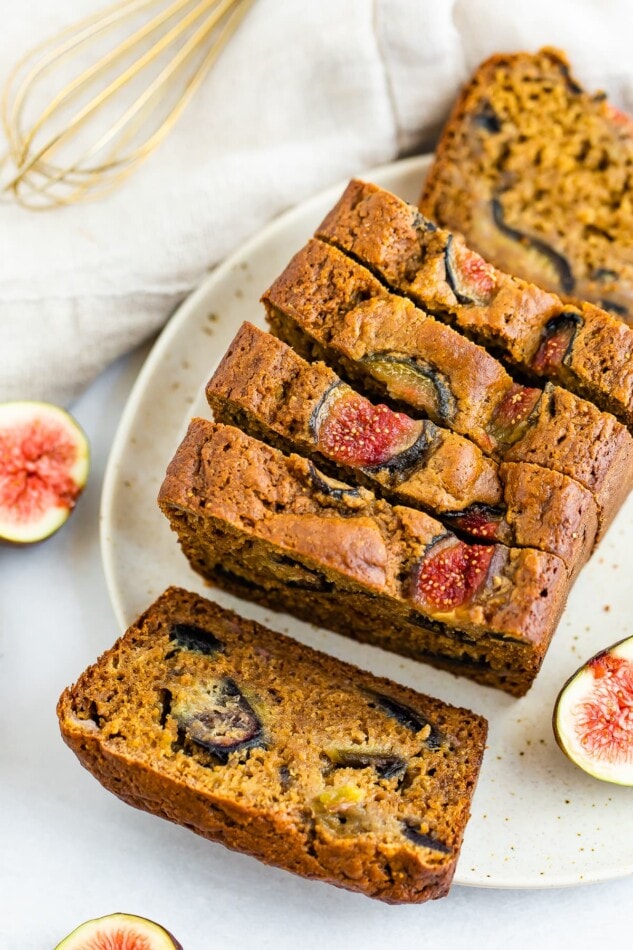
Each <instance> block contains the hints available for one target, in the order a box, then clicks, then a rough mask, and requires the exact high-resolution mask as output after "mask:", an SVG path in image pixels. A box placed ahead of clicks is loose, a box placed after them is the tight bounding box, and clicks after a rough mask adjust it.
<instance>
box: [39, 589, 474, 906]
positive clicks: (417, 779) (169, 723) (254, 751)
mask: <svg viewBox="0 0 633 950" xmlns="http://www.w3.org/2000/svg"><path fill="white" fill-rule="evenodd" d="M183 630H184V636H185V640H184V641H182V640H180V639H179V638H180V637H182V636H183ZM192 630H193V632H194V640H193V642H192V641H191V640H187V639H186V638H187V632H188V631H192ZM204 631H209V633H210V634H211V641H210V642H212V643H213V647H212V648H211V649H206V648H203V649H202V650H200V649H199V645H200V643H201V642H204V640H205V634H204ZM228 682H230V683H231V684H232V687H231V696H233V697H235V696H236V695H239V696H241V697H242V700H241V701H242V703H243V700H244V699H245V700H246V702H247V703H248V707H247V708H248V710H249V712H248V715H249V717H250V719H249V721H250V720H252V721H253V723H255V724H256V725H257V727H258V732H257V735H256V739H255V740H254V741H252V742H251V743H250V744H248V745H246V746H244V745H243V744H242V745H240V744H239V743H235V742H234V743H233V746H231V747H229V746H227V749H228V751H227V752H226V753H225V754H223V755H221V756H219V755H218V754H216V753H215V752H213V751H211V749H212V748H215V747H213V746H212V745H209V744H208V741H207V744H206V745H205V741H204V737H202V738H201V734H200V732H199V731H196V729H197V730H199V729H200V728H201V726H204V728H206V729H207V735H208V734H211V737H212V738H213V735H214V733H213V728H214V725H213V724H214V719H213V717H214V716H215V717H216V720H215V721H216V722H217V721H218V718H217V717H218V716H219V717H220V718H219V730H220V732H218V735H220V737H221V739H222V740H223V741H225V740H226V736H227V733H226V731H222V730H223V729H225V728H235V726H234V725H232V726H230V727H223V726H222V723H223V722H224V721H225V720H223V719H222V705H221V702H220V703H219V702H218V700H217V696H218V691H217V688H216V692H215V693H213V688H214V687H213V684H216V687H217V684H226V683H228ZM201 696H202V704H201V700H200V697H201ZM211 696H215V697H216V699H215V705H213V703H212V701H211V700H210V698H209V697H211ZM389 703H391V704H392V706H391V711H390V706H389ZM385 704H386V705H385ZM405 707H406V709H408V710H409V713H413V717H414V718H413V720H412V721H408V720H407V718H406V709H405ZM393 709H395V710H396V714H397V711H398V709H400V710H403V709H404V713H403V716H404V718H402V716H401V718H400V719H398V718H397V715H394V714H393ZM210 710H213V711H212V712H211V711H210ZM57 711H58V716H59V721H60V727H61V731H62V736H63V738H64V741H65V742H66V743H67V744H68V745H69V746H70V748H71V749H72V750H73V751H74V752H75V753H76V755H77V756H78V758H79V759H80V761H81V763H82V764H83V765H84V766H85V767H86V768H87V769H88V770H89V771H90V772H92V774H93V775H94V776H95V777H96V778H97V779H98V780H99V781H100V782H101V783H102V784H103V785H104V786H105V787H106V788H108V789H109V790H110V791H112V792H114V794H116V795H118V797H120V798H121V799H123V800H124V801H126V802H128V803H129V804H131V805H133V806H135V807H137V808H141V809H143V810H145V811H149V812H151V813H153V814H156V815H159V816H161V817H163V818H167V819H168V820H170V821H174V822H176V823H178V824H182V825H185V826H186V827H189V828H190V829H191V830H193V831H195V832H196V833H198V834H200V835H203V836H204V837H206V838H209V839H211V840H214V841H219V842H221V843H222V844H224V845H225V846H226V847H229V848H231V849H233V850H238V851H243V852H245V853H247V854H252V855H254V856H255V857H257V858H259V859H260V860H262V861H264V862H265V863H269V864H275V865H277V866H279V867H282V868H285V869H287V870H290V871H293V872H295V873H297V874H301V875H303V876H304V877H309V878H316V879H319V880H324V881H329V882H330V883H332V884H336V885H338V886H341V887H346V888H349V889H352V890H356V891H360V892H362V893H365V894H367V895H368V896H371V897H376V898H379V899H380V900H384V901H387V902H390V903H402V902H421V901H424V900H427V899H429V898H435V897H441V896H443V895H444V894H445V893H446V891H447V890H448V887H449V885H450V881H451V879H452V876H453V873H454V870H455V865H456V862H457V857H458V855H459V849H460V846H461V841H462V837H463V833H464V828H465V825H466V822H467V820H468V816H469V811H470V802H471V798H472V793H473V790H474V786H475V783H476V780H477V775H478V771H479V766H480V763H481V757H482V755H483V750H484V743H485V739H486V723H485V720H484V719H482V718H481V717H480V716H477V715H475V714H474V713H471V712H469V711H468V710H463V709H458V708H456V707H452V706H448V705H447V704H444V703H442V702H440V701H439V700H435V699H431V698H430V697H425V696H422V695H420V694H418V693H415V692H414V691H413V690H411V689H407V688H405V687H401V686H397V685H396V684H395V683H392V682H391V681H389V680H386V679H378V678H376V677H373V676H371V675H370V674H368V673H364V672H362V671H361V670H359V669H357V668H356V667H353V666H350V665H349V664H346V663H342V662H339V661H338V660H335V659H333V658H331V657H329V656H326V655H325V654H323V653H318V652H316V651H314V650H311V649H310V648H309V647H306V646H303V645H301V644H299V643H296V642H295V641H293V640H291V639H289V638H288V637H284V636H282V635H280V634H275V633H273V632H272V631H270V630H267V629H266V628H264V627H261V626H259V625H258V624H255V623H253V622H251V621H246V620H243V619H242V618H240V617H238V616H237V615H236V614H233V613H231V612H230V611H226V610H223V609H222V608H220V607H218V606H217V605H216V604H213V603H211V602H209V601H206V600H203V599H202V598H200V597H198V596H196V595H194V594H189V593H187V592H186V591H182V590H179V589H176V588H171V589H170V590H168V591H167V592H166V593H165V594H163V596H162V597H161V598H159V600H158V601H157V602H156V603H155V604H153V605H152V606H151V607H150V608H149V609H148V610H147V611H146V612H145V614H144V615H143V616H142V617H141V618H139V620H138V621H137V622H136V623H135V624H134V625H133V626H132V627H131V628H130V629H129V630H128V631H127V633H126V634H125V635H124V636H123V637H122V638H121V639H119V640H118V641H117V643H116V644H115V645H114V647H112V649H111V650H108V651H107V652H106V653H105V654H104V655H103V656H102V657H101V658H100V659H99V660H98V661H97V663H96V664H95V665H94V666H92V667H90V668H89V669H88V670H86V672H85V673H84V674H83V675H82V676H81V677H80V678H79V680H78V682H77V683H76V684H75V686H73V687H69V688H68V689H66V690H65V691H64V693H63V694H62V696H61V698H60V700H59V703H58V709H57ZM227 721H228V720H227ZM234 721H235V720H233V722H234ZM407 722H408V725H407ZM216 728H217V727H216ZM228 735H229V737H230V733H229V734H228ZM196 736H197V739H196V738H193V739H192V737H196ZM346 750H349V752H346ZM354 752H355V754H356V758H355V759H354V758H353V755H352V757H351V758H350V753H354ZM377 753H379V754H378V757H376V756H377ZM359 754H361V755H362V754H364V755H366V756H368V760H367V761H368V764H365V765H363V761H360V762H359V761H358V756H359ZM346 755H347V756H348V757H347V758H345V756H346ZM380 755H382V756H383V758H380ZM372 756H373V758H372ZM385 757H386V758H385ZM372 762H376V763H377V764H376V765H372ZM348 763H350V764H348ZM381 767H382V768H383V772H384V773H385V774H383V775H381V773H380V771H379V769H380V768H381ZM389 768H391V771H392V773H393V774H392V776H390V775H389ZM405 770H406V774H407V777H408V781H407V783H404V784H402V785H401V782H400V778H401V777H402V774H403V773H404V771H405ZM427 772H428V773H429V774H428V775H427ZM345 818H347V821H345ZM411 828H414V829H415V828H417V829H418V837H417V838H416V837H415V833H414V834H413V836H410V833H409V829H411Z"/></svg>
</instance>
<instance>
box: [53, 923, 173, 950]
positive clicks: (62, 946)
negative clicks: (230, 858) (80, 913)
mask: <svg viewBox="0 0 633 950" xmlns="http://www.w3.org/2000/svg"><path fill="white" fill-rule="evenodd" d="M55 950H183V948H182V944H180V943H178V941H177V940H176V938H175V937H174V936H172V934H170V933H169V931H167V930H165V928H164V927H161V926H160V924H155V923H154V921H153V920H147V919H146V918H145V917H136V916H135V915H134V914H109V915H108V916H107V917H98V918H96V919H95V920H87V921H86V922H85V923H84V924H81V925H80V926H79V927H77V929H76V930H73V932H72V933H71V934H68V936H67V937H65V938H64V940H62V942H61V943H58V944H57V946H56V947H55Z"/></svg>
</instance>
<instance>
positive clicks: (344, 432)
mask: <svg viewBox="0 0 633 950" xmlns="http://www.w3.org/2000/svg"><path fill="white" fill-rule="evenodd" d="M206 393H207V398H208V400H209V404H210V406H211V408H212V409H213V414H214V418H215V419H216V420H217V421H219V422H223V423H226V424H228V425H234V426H237V427H238V428H240V429H243V430H244V431H245V432H247V433H248V434H249V435H252V436H255V437H256V438H260V439H262V440H263V441H264V442H268V443H269V444H272V445H275V446H277V447H278V448H280V449H281V450H282V451H285V452H296V453H297V454H299V455H305V456H307V457H308V458H311V459H312V460H313V461H314V462H315V463H316V464H317V465H318V466H319V467H320V469H321V470H322V471H325V472H326V473H327V474H329V475H332V476H334V477H337V478H343V479H346V480H348V481H349V480H351V481H354V482H356V483H359V484H363V485H366V486H367V487H368V488H370V489H371V490H372V491H374V492H375V493H377V494H379V495H382V496H383V497H385V498H387V499H388V500H389V501H392V502H396V503H400V504H403V505H410V506H411V507H414V508H421V509H422V510H424V511H427V512H428V513H430V514H431V515H434V516H436V517H438V518H439V519H440V520H441V521H443V522H444V523H446V524H448V525H449V527H452V528H453V529H454V530H457V531H458V533H461V534H462V535H464V536H465V537H466V539H467V540H468V539H470V540H473V541H482V540H483V541H493V540H494V541H502V542H503V543H504V544H509V545H516V546H519V547H534V548H538V549H540V550H542V551H547V552H549V553H550V554H556V555H558V556H559V557H560V558H562V560H563V561H565V564H566V565H567V568H568V570H569V571H570V573H571V574H575V573H576V572H577V571H578V570H579V569H580V567H581V566H582V565H583V564H584V563H585V561H586V560H587V557H588V556H589V553H590V552H591V549H592V546H593V542H594V539H595V536H596V530H597V511H596V505H595V502H594V500H593V496H592V495H591V492H589V491H588V490H587V489H586V488H583V486H582V485H580V484H579V483H578V482H576V481H574V480H573V479H571V478H569V477H568V476H567V475H561V474H560V473H558V472H553V471H550V470H549V469H544V468H540V467H539V466H536V465H531V464H529V463H526V462H519V463H515V462H504V463H502V464H501V465H497V463H496V462H494V461H493V460H492V459H490V458H487V457H486V456H484V455H483V454H482V453H481V451H480V450H479V449H478V448H477V447H476V446H475V445H474V444H473V443H472V442H470V441H469V440H468V439H464V438H462V437H461V436H459V435H456V434H455V433H452V432H450V431H449V430H447V429H440V428H438V427H437V426H435V425H434V424H433V423H432V422H429V421H428V420H413V419H411V418H410V417H409V416H405V415H404V414H402V413H395V412H393V411H392V410H391V409H389V408H388V407H387V406H385V405H378V406H376V405H374V404H372V403H370V402H369V400H367V399H365V397H364V396H361V395H359V394H358V393H357V392H355V391H354V390H353V389H352V388H351V387H350V386H348V385H347V384H346V383H343V382H342V381H341V379H340V378H339V377H338V376H337V375H336V373H334V371H333V370H331V369H329V367H327V366H325V364H323V363H320V362H317V363H307V362H306V361H305V360H303V359H302V358H301V357H300V356H299V355H298V354H297V353H295V352H294V350H292V349H291V348H290V347H289V346H287V344H285V343H284V342H283V341H282V340H279V339H277V338H276V337H274V336H271V335H270V334H268V333H265V332H264V331H263V330H259V329H257V328H256V327H254V326H253V325H252V324H250V323H244V324H243V325H242V327H241V328H240V330H239V331H238V333H237V335H236V337H235V339H234V340H233V342H232V343H231V345H230V347H229V349H228V351H227V353H226V354H225V356H224V358H223V359H222V361H221V363H220V365H219V366H218V368H217V370H216V372H215V374H214V375H213V378H212V379H211V380H210V382H209V384H208V385H207V388H206Z"/></svg>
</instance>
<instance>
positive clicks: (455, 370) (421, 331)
mask: <svg viewBox="0 0 633 950" xmlns="http://www.w3.org/2000/svg"><path fill="white" fill-rule="evenodd" d="M263 300H264V303H265V304H266V308H267V312H268V320H269V323H270V324H271V327H272V328H273V331H274V332H275V334H276V335H277V336H280V337H281V338H282V339H284V340H286V342H288V343H290V344H291V345H293V346H294V347H295V349H297V350H298V351H299V352H301V353H302V354H303V355H305V356H307V357H308V358H309V359H310V358H315V357H317V358H323V357H326V358H327V360H328V362H330V363H331V364H334V365H335V366H336V368H337V369H339V370H341V372H344V373H345V374H346V375H347V376H349V377H350V378H353V379H355V380H356V381H357V382H358V383H359V384H361V385H364V386H365V388H366V389H368V390H369V391H373V392H377V393H378V394H380V395H383V396H384V390H385V388H387V390H388V392H389V394H390V395H391V396H392V397H393V395H394V392H397V397H398V400H397V404H398V405H400V406H408V407H409V408H408V410H406V411H409V412H411V411H412V410H421V409H424V410H426V411H428V409H429V405H428V402H425V400H426V398H427V390H424V391H423V392H422V394H421V395H420V393H419V392H418V391H417V390H416V391H415V392H413V393H412V392H411V391H410V390H407V389H406V388H405V389H403V388H402V387H400V388H396V386H395V385H394V383H393V382H391V381H390V382H388V383H387V384H386V386H385V384H384V383H383V382H381V381H380V380H377V379H376V375H375V365H376V364H375V363H374V362H373V361H372V357H373V356H374V355H375V354H384V353H385V352H387V353H388V354H392V353H395V354H397V355H401V356H403V357H404V358H405V359H406V358H408V359H410V360H413V361H414V362H415V363H416V364H417V363H418V361H421V362H422V364H428V365H430V366H434V367H438V368H439V369H440V370H441V379H442V380H443V382H442V384H441V385H444V384H445V385H446V386H448V388H449V389H450V390H452V389H453V388H454V389H455V390H457V392H458V394H459V397H460V400H461V402H459V405H458V407H457V409H456V411H455V412H454V413H452V414H451V412H450V400H449V401H448V402H449V412H448V413H447V416H450V418H448V421H447V424H448V426H449V427H450V428H456V427H457V425H459V426H460V429H463V431H464V433H465V434H466V435H467V436H468V437H469V438H472V439H473V440H474V441H476V442H477V443H478V444H479V445H480V447H481V448H482V449H483V450H484V451H487V452H488V453H489V454H490V455H491V456H492V457H496V458H498V459H499V460H500V461H514V462H520V461H527V462H531V463H533V464H535V465H541V466H543V467H544V468H549V469H551V470H553V471H557V472H560V473H561V474H564V475H568V476H569V477H570V478H574V479H575V480H576V481H578V482H579V483H580V484H581V485H583V486H584V487H585V488H587V489H588V490H589V491H590V492H591V493H592V495H593V496H594V499H595V501H596V504H597V507H598V517H599V525H600V527H599V535H600V536H602V535H603V534H604V532H605V531H606V529H607V527H608V526H609V524H610V523H611V521H612V519H613V517H614V515H615V513H616V512H617V511H618V510H619V507H620V505H621V504H622V501H623V500H624V498H626V496H627V494H628V492H629V490H630V488H631V483H632V479H633V439H632V438H631V435H630V434H629V432H628V431H627V430H626V429H625V428H624V426H622V425H621V424H620V423H619V422H618V421H617V420H616V419H615V418H614V417H613V416H612V415H610V414H609V413H604V412H601V411H600V410H598V409H597V408H596V407H595V406H593V405H592V404H591V403H589V402H587V401H586V400H584V399H581V398H580V397H578V396H575V395H574V394H573V393H569V392H567V391H566V390H563V389H560V387H557V386H552V385H551V384H548V385H547V386H546V387H545V391H544V393H543V394H542V395H540V396H539V392H540V391H538V390H536V389H533V390H530V389H526V388H524V387H516V388H517V392H518V394H519V399H521V398H522V394H524V395H526V396H527V397H528V398H527V406H528V413H529V414H526V415H525V417H524V419H523V421H520V422H519V424H518V425H517V427H516V429H514V430H511V432H510V437H509V441H506V440H505V438H506V437H505V436H503V435H502V436H500V437H499V436H497V435H496V434H495V430H494V425H493V423H494V418H495V416H494V412H497V411H498V410H499V408H500V407H502V406H503V405H504V403H503V400H502V401H501V403H499V401H498V398H499V395H500V394H502V393H505V396H504V397H503V398H504V399H505V398H506V397H508V398H509V400H510V401H511V400H512V399H513V398H514V396H513V392H514V391H513V388H512V387H513V383H512V380H511V378H510V377H509V376H508V374H507V373H505V371H504V370H503V368H502V367H501V365H500V364H499V363H498V362H497V361H496V360H494V359H493V357H491V356H490V355H489V354H488V353H487V352H486V351H485V350H483V349H482V348H481V347H478V346H475V344H472V343H470V341H469V340H467V339H466V338H464V337H461V336H460V335H459V334H458V333H456V332H455V331H453V330H451V329H450V328H449V327H445V326H443V325H442V324H439V323H437V321H434V320H432V319H431V318H430V317H428V316H427V315H426V314H424V313H423V312H422V311H421V310H419V309H418V308H416V307H414V306H413V304H411V303H410V302H409V301H407V300H405V299H404V298H402V297H398V296H396V295H394V294H390V293H389V292H388V291H387V290H386V289H385V288H384V287H383V286H382V285H381V284H379V282H378V281H377V280H376V279H375V278H374V277H372V275H371V274H370V273H369V271H367V270H366V268H364V267H361V266H360V265H358V264H356V263H355V262H354V261H352V260H351V259H349V258H346V257H345V255H343V254H342V253H341V252H340V251H337V250H336V249H335V248H330V247H328V246H327V245H324V244H322V243H321V242H319V241H314V240H313V241H311V242H310V243H309V244H308V245H307V246H306V248H304V249H303V250H302V251H300V252H299V253H298V254H297V255H295V257H294V258H293V260H292V262H291V263H290V265H289V266H288V268H287V269H286V270H285V271H284V273H283V274H282V275H281V277H280V278H278V280H277V281H276V282H275V283H274V284H273V286H272V287H271V288H270V290H268V291H267V292H266V294H264V297H263ZM403 314H406V322H405V321H404V320H403ZM429 327H430V332H429V331H428V328H429ZM440 330H442V331H445V333H446V335H445V336H444V337H443V340H444V342H446V343H447V345H446V347H444V346H439V344H438V341H440V340H441V339H442V338H441V336H440V332H439V331H440ZM448 334H451V336H450V337H449V336H448ZM454 338H457V339H458V340H459V341H460V343H459V347H458V348H456V350H455V355H454V356H453V359H451V348H450V340H452V339H454ZM468 347H470V348H471V350H472V356H471V358H470V359H468V360H467V359H466V358H465V357H464V354H465V353H466V350H467V348H468ZM457 354H459V358H457ZM440 360H441V361H442V362H441V364H440ZM482 367H485V374H484V375H483V376H479V375H478V373H479V371H480V370H481V369H482ZM466 370H467V371H466ZM471 377H472V378H474V379H476V383H475V384H474V385H473V386H471V388H470V392H471V396H472V400H471V401H469V397H468V392H469V379H470V378H471ZM455 381H456V382H455ZM396 383H397V384H398V386H399V381H396ZM440 388H441V387H440ZM436 392H437V390H436ZM530 393H531V394H532V395H530ZM495 399H497V401H496V402H495ZM510 404H511V403H510ZM492 406H496V409H495V410H494V411H493V412H491V407H492ZM473 415H477V417H478V419H479V420H480V422H483V423H484V424H483V425H482V424H480V425H479V426H477V427H476V429H475V430H473V429H471V428H470V426H469V423H468V419H469V418H470V417H472V416H473ZM491 416H492V421H491ZM486 440H487V441H486Z"/></svg>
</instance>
